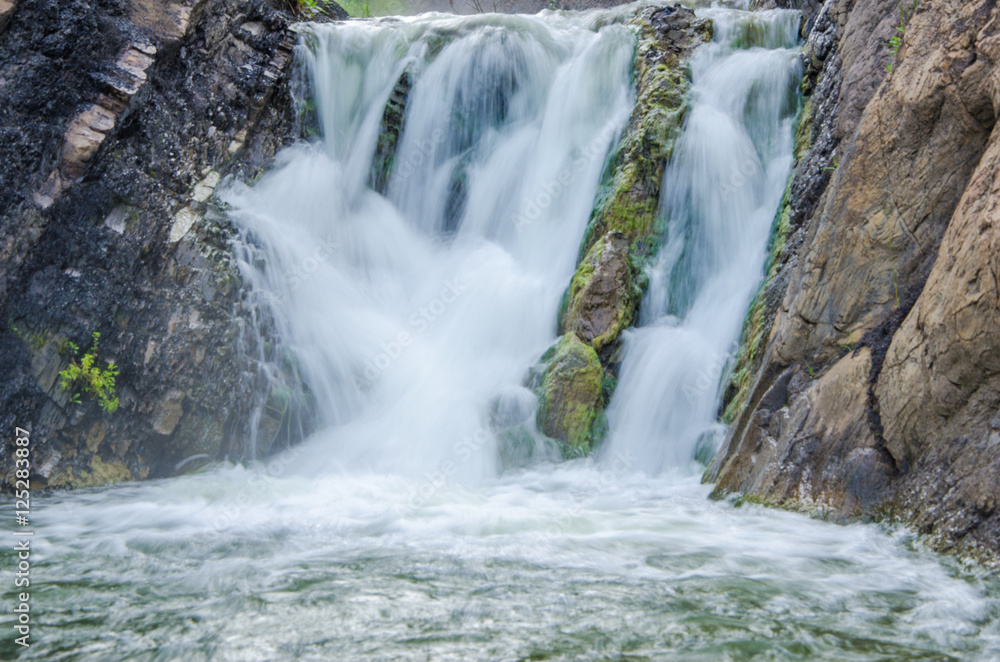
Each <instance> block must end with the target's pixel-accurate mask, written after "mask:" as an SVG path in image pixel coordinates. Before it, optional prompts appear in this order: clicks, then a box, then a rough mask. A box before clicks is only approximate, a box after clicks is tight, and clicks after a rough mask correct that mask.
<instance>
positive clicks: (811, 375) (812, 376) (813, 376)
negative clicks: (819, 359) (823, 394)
mask: <svg viewBox="0 0 1000 662" xmlns="http://www.w3.org/2000/svg"><path fill="white" fill-rule="evenodd" d="M806 372H808V373H809V379H816V371H815V370H813V367H812V366H811V365H810V364H808V363H807V364H806Z"/></svg>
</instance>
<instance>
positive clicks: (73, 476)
mask: <svg viewBox="0 0 1000 662" xmlns="http://www.w3.org/2000/svg"><path fill="white" fill-rule="evenodd" d="M89 469H90V470H89V471H86V470H82V471H73V470H72V469H67V470H65V471H63V472H60V473H58V474H55V475H53V476H52V478H51V479H50V480H49V482H48V486H49V487H73V488H87V487H101V486H104V485H112V484H114V483H125V482H128V481H130V480H134V479H135V478H136V476H133V475H132V472H131V471H129V468H128V467H126V466H125V463H124V462H122V461H120V460H116V461H114V462H104V460H102V459H101V456H99V455H94V456H93V457H92V458H90V466H89ZM138 478H145V476H144V475H142V476H138Z"/></svg>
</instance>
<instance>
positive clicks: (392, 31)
mask: <svg viewBox="0 0 1000 662" xmlns="http://www.w3.org/2000/svg"><path fill="white" fill-rule="evenodd" d="M623 11H627V10H623ZM703 11H705V12H706V13H707V14H710V15H712V16H713V17H714V18H716V19H717V20H718V21H719V24H720V25H721V26H726V25H735V23H734V22H735V21H737V20H748V19H747V18H746V17H745V15H743V14H739V13H732V12H729V11H725V10H703ZM614 15H615V14H614V13H613V12H612V13H602V12H598V13H593V14H589V15H585V16H582V17H580V16H576V17H572V16H557V15H545V16H541V17H475V18H468V19H461V20H458V19H453V18H443V17H437V18H421V19H415V20H411V21H407V22H382V23H373V24H358V23H354V24H348V25H338V26H333V27H325V28H317V32H316V42H315V43H316V45H317V48H316V50H315V52H314V57H313V60H312V65H313V67H314V72H315V81H316V85H317V88H316V89H317V94H318V95H319V97H320V107H319V111H320V116H321V118H322V122H323V127H324V131H325V135H326V140H325V141H324V142H323V143H320V144H316V145H312V146H304V145H300V146H297V147H294V148H292V149H290V150H288V151H286V152H285V153H283V154H282V156H281V159H280V162H279V165H278V167H277V168H276V169H275V170H274V172H272V173H271V174H269V175H267V176H266V177H264V178H263V179H262V180H261V181H260V182H259V183H258V184H257V185H256V186H255V187H253V188H252V189H245V188H237V189H233V190H231V191H230V193H229V201H230V202H231V203H232V204H233V205H234V218H235V219H237V221H238V222H239V223H240V224H242V227H243V228H244V230H245V232H246V234H247V236H248V237H252V238H253V240H254V242H255V243H256V245H257V248H256V249H253V250H250V249H248V252H247V253H246V257H247V262H246V269H247V273H248V275H249V276H251V278H252V279H253V281H254V283H255V286H256V292H257V296H261V297H263V298H264V299H265V300H266V301H265V302H266V303H267V304H268V305H273V306H274V308H275V311H276V312H277V314H278V315H277V316H278V320H279V323H280V325H281V329H280V331H281V333H282V334H283V337H284V338H285V340H286V341H287V342H288V343H289V344H290V345H291V346H292V347H293V348H294V350H295V352H296V354H297V356H298V357H299V364H300V366H301V369H302V370H303V372H304V375H305V377H306V379H307V380H308V382H309V384H310V385H311V387H312V389H313V391H314V393H315V397H316V400H317V402H318V403H319V405H320V408H321V411H322V413H323V415H324V417H325V420H324V421H323V422H322V426H321V427H322V429H321V431H320V432H318V433H317V434H316V435H314V436H313V438H311V439H309V440H307V441H306V442H305V443H304V444H302V445H300V446H296V447H294V448H293V449H291V450H289V451H286V452H285V453H282V454H280V455H279V456H277V457H275V458H272V459H271V460H269V461H268V463H267V464H266V465H259V466H257V465H255V466H251V467H249V468H245V467H242V466H229V467H226V466H219V467H215V468H212V469H210V470H208V471H206V472H205V473H202V474H199V475H194V476H187V477H183V478H178V479H171V480H164V481H157V482H154V483H146V484H140V485H132V486H123V487H119V488H115V489H109V490H102V491H93V492H86V491H80V492H75V493H70V494H62V495H54V496H49V497H43V498H42V499H41V500H39V501H37V502H36V503H35V504H34V506H35V508H33V512H32V523H33V524H34V525H35V526H34V528H35V529H36V532H37V533H36V536H35V538H34V542H33V551H32V554H33V556H32V573H33V575H32V581H33V584H32V588H33V593H32V595H33V603H32V609H33V618H34V619H35V620H34V621H33V623H34V624H35V625H37V631H34V630H33V632H37V637H38V638H37V639H33V642H34V643H33V646H32V648H31V649H30V650H28V651H25V652H21V651H15V650H14V649H13V648H12V646H13V644H11V643H10V639H9V638H4V639H3V640H2V641H0V654H6V653H8V652H9V653H10V655H11V657H12V656H13V654H14V653H15V652H17V653H19V654H20V656H21V658H22V659H39V660H76V659H86V660H102V661H103V660H130V661H133V660H185V661H189V660H190V661H197V660H239V661H240V662H244V661H248V660H293V659H294V660H345V661H350V662H357V661H360V660H435V661H438V660H484V661H489V662H496V661H506V660H526V659H533V660H621V659H634V660H665V659H670V660H674V659H677V660H724V659H729V660H743V659H750V658H752V657H755V656H757V657H759V658H762V659H829V660H871V659H991V656H992V659H996V656H997V654H998V651H1000V603H998V600H997V599H996V598H995V596H997V595H1000V590H998V587H997V586H996V584H995V582H994V581H993V580H991V579H988V578H983V577H980V576H976V575H975V574H973V573H969V572H963V571H960V570H959V569H957V568H956V567H955V566H954V565H951V564H949V563H948V562H942V560H941V559H940V558H938V557H936V556H934V555H932V554H929V553H927V552H925V551H921V550H920V549H919V546H918V545H915V544H914V543H913V541H912V539H911V537H910V535H909V534H908V533H906V532H886V531H885V530H883V529H881V528H879V527H876V526H871V525H860V524H858V525H851V526H846V527H843V526H835V525H832V524H829V523H825V522H821V521H816V520H811V519H808V518H806V517H803V516H800V515H795V514H790V513H783V512H777V511H773V510H766V509H761V508H757V507H753V506H743V507H739V508H737V507H734V506H733V505H732V504H729V503H725V502H723V503H718V502H713V501H710V500H708V499H707V498H706V497H707V493H708V490H709V488H707V487H705V486H701V485H699V484H698V479H697V476H696V475H692V474H690V473H688V474H685V472H684V467H685V466H686V465H687V463H688V462H689V461H690V459H691V453H692V447H693V444H694V440H695V439H697V437H698V436H699V435H700V434H701V433H702V432H703V431H704V430H705V429H706V428H710V427H711V425H712V420H713V415H712V413H713V409H714V407H715V406H716V400H717V398H716V394H715V390H716V388H717V383H718V376H717V375H715V374H710V376H709V378H708V379H707V381H705V382H703V383H705V384H706V386H704V387H703V388H702V387H698V383H699V382H697V381H696V382H694V383H695V386H696V388H701V391H700V392H699V393H698V394H697V397H696V398H695V399H694V400H693V401H691V402H688V401H687V400H682V398H687V397H688V395H687V394H686V393H685V392H684V391H683V390H682V389H681V387H680V386H678V382H681V383H683V382H685V380H687V379H689V378H690V377H691V376H692V375H697V374H698V373H699V371H701V370H705V369H710V367H711V366H712V365H713V363H715V362H717V361H718V360H720V357H722V356H724V354H725V350H726V347H727V345H728V343H731V342H732V340H733V339H734V338H735V335H736V334H737V333H738V331H739V322H740V319H741V317H742V315H743V313H744V310H743V309H744V308H745V305H746V299H747V297H748V295H749V292H750V291H752V288H753V286H754V284H755V282H756V280H757V279H758V277H759V274H760V267H761V264H762V262H763V259H764V249H765V243H766V237H767V227H768V225H769V223H770V216H771V215H773V212H774V208H775V207H776V205H777V198H776V195H777V193H780V189H781V186H782V184H783V182H784V177H785V176H786V174H787V169H788V167H789V161H788V156H787V155H788V154H789V146H788V140H789V139H790V125H789V118H788V117H785V116H783V114H782V112H778V109H777V107H776V105H777V104H776V102H775V103H772V102H771V100H772V99H773V98H775V97H776V96H777V92H776V91H777V90H778V89H779V88H780V86H781V85H782V84H783V83H782V81H783V80H785V78H787V76H793V75H794V53H793V52H792V51H791V50H788V49H787V48H785V47H787V46H788V45H789V43H790V40H789V39H788V37H787V35H786V36H785V37H783V38H778V37H775V39H774V40H773V41H772V42H769V43H767V46H768V47H769V49H770V50H764V49H756V50H751V51H747V52H732V51H730V49H729V48H728V46H726V37H725V34H726V33H725V31H724V30H722V31H720V36H719V37H718V43H716V44H713V45H710V46H707V47H705V48H704V49H703V50H701V51H700V52H699V54H698V57H697V60H696V63H695V66H694V68H693V71H694V76H695V80H694V84H695V88H696V95H695V107H694V109H693V111H692V114H691V116H690V121H689V123H688V125H687V128H686V129H685V133H684V136H683V138H682V140H681V143H680V145H679V147H678V150H677V160H676V161H675V162H674V164H675V165H674V166H673V167H672V168H671V170H670V173H669V174H668V181H667V186H666V190H667V191H668V192H669V196H670V199H671V201H672V203H671V204H670V205H668V206H667V208H666V209H665V213H667V214H668V215H669V216H670V219H671V221H670V223H671V224H670V227H671V230H672V233H671V235H670V236H669V237H668V238H667V242H666V245H665V247H664V249H663V251H662V253H661V258H662V259H661V261H660V263H659V264H658V265H657V268H656V269H655V270H654V271H653V272H652V273H651V275H652V280H653V285H652V287H651V290H650V293H649V295H648V296H647V298H646V301H645V304H644V308H645V310H644V318H643V327H642V328H641V329H639V330H637V331H635V332H633V333H632V334H631V335H630V338H629V340H628V343H629V344H628V355H627V358H626V361H625V365H624V366H623V369H622V375H621V377H622V379H621V384H620V386H619V390H618V393H617V395H616V396H615V401H614V402H615V404H614V407H613V409H612V412H611V416H612V422H613V424H614V429H613V438H612V439H611V440H610V441H609V442H608V444H609V445H608V446H607V447H606V450H605V451H604V456H603V458H601V460H600V461H599V462H598V461H595V460H594V459H585V460H578V461H574V462H568V463H562V464H546V463H545V462H544V460H545V459H546V456H545V455H544V453H540V456H539V458H538V459H539V461H540V462H539V464H536V465H535V466H533V467H531V468H529V469H527V470H520V471H514V472H508V473H506V474H500V473H499V469H498V466H497V458H496V448H495V440H494V439H493V435H492V432H491V426H490V420H489V419H490V412H491V411H494V410H496V409H498V408H499V409H501V410H503V411H504V412H505V414H506V415H508V417H514V418H517V417H518V416H520V417H523V418H525V419H528V420H530V419H531V417H532V415H533V411H532V407H533V406H534V398H533V396H532V395H531V394H530V393H529V392H528V391H527V390H525V389H523V388H522V387H521V386H520V384H521V381H522V379H523V377H524V373H525V371H526V370H527V368H528V366H530V365H531V363H532V362H533V361H535V360H536V359H537V357H538V356H539V354H541V352H543V351H544V350H545V349H546V348H547V347H548V346H549V345H550V344H551V342H552V341H553V340H554V338H555V323H554V318H555V314H556V309H557V306H558V302H559V299H560V297H561V295H562V291H563V288H564V287H565V286H566V283H567V282H568V280H569V277H570V275H571V274H572V272H573V269H574V262H575V258H576V254H577V249H578V245H579V242H580V239H581V236H582V233H583V231H584V227H585V224H586V221H587V216H588V214H589V210H590V205H591V204H592V201H593V196H594V193H595V191H596V187H597V183H598V179H599V177H600V172H601V169H602V168H603V166H604V159H605V156H606V154H607V151H608V149H609V146H610V144H611V142H612V140H613V138H614V135H613V134H614V133H615V131H616V130H617V128H618V127H620V126H621V125H622V123H623V122H624V121H625V119H626V117H627V115H628V112H629V111H630V102H631V98H630V97H631V91H630V80H629V78H630V77H629V62H630V60H631V56H632V48H633V41H632V37H631V35H630V34H629V32H628V31H627V30H626V29H625V28H624V27H622V26H621V25H616V24H614V22H613V21H612V20H605V19H606V18H608V17H613V16H614ZM757 20H763V21H764V22H765V23H768V22H771V21H773V23H774V24H776V25H777V26H778V29H775V30H772V31H771V33H770V34H772V35H780V34H782V29H781V27H780V26H782V25H784V26H786V27H787V26H788V25H790V24H791V23H792V22H793V20H794V17H789V15H788V14H781V13H778V14H767V15H765V16H764V17H763V18H762V19H757ZM599 23H600V24H604V27H603V28H601V29H600V30H596V28H597V25H598V24H599ZM425 44H433V45H436V46H442V47H441V49H440V50H439V51H435V52H433V53H432V52H429V51H428V50H427V48H426V47H425ZM404 67H410V70H411V71H412V72H413V73H414V76H415V79H416V84H415V87H414V89H413V92H412V97H411V103H410V106H409V109H408V111H407V123H406V128H405V131H404V136H403V139H402V144H401V150H402V151H401V153H400V156H399V159H398V160H397V163H398V164H401V165H400V166H399V171H398V172H400V173H401V172H404V170H403V169H404V167H405V166H408V165H409V166H411V167H408V168H406V170H405V172H407V173H408V174H406V175H405V176H397V177H396V179H395V180H393V181H392V182H391V183H390V186H389V190H388V196H387V197H383V196H379V195H378V194H376V193H374V192H372V191H370V190H368V189H367V188H366V187H365V185H364V184H365V179H366V176H367V171H368V163H369V161H370V159H371V155H372V153H373V150H374V147H375V140H376V138H377V135H376V133H377V129H378V126H377V125H378V121H379V117H380V115H381V112H382V106H383V105H384V103H385V101H386V99H387V98H388V96H389V92H390V88H391V86H392V85H393V83H394V82H395V80H396V79H397V78H398V76H399V73H400V72H401V71H402V69H403V68H404ZM505 67H511V68H512V71H513V72H514V73H516V79H517V81H518V84H517V88H516V90H515V91H514V92H513V94H511V95H510V96H509V97H506V101H505V102H504V104H502V105H503V107H504V108H505V109H506V110H505V114H503V113H500V112H499V109H500V104H499V97H497V96H496V95H495V94H491V93H489V91H488V90H490V89H495V88H490V86H489V85H485V86H484V82H485V83H488V81H489V80H490V78H489V77H485V76H483V75H479V76H478V77H477V76H470V75H469V72H470V71H484V70H485V71H493V72H495V73H496V76H495V77H494V80H497V79H500V80H504V74H503V71H504V70H505ZM508 78H509V77H508ZM484 79H485V80H484ZM755 81H758V82H759V84H758V85H757V90H758V96H757V99H758V100H759V102H758V104H756V105H755V106H754V108H756V109H757V110H758V113H757V116H756V117H754V116H750V118H749V119H747V120H746V122H744V121H743V120H742V119H741V118H744V117H747V115H746V114H745V113H740V112H739V110H740V108H741V107H743V106H744V105H745V101H744V100H745V98H746V93H747V89H748V88H749V87H751V86H752V85H753V83H754V82H755ZM484 90H486V91H485V92H484ZM461 95H464V96H461ZM460 96H461V98H462V103H460V104H459V103H457V101H456V99H457V98H459V97H460ZM456 106H459V107H461V108H462V109H463V113H464V115H463V116H464V117H465V118H466V119H468V118H469V117H470V116H472V117H475V116H476V115H475V114H476V113H482V114H481V115H479V117H480V118H483V117H489V118H491V119H490V122H485V123H484V122H478V123H477V122H474V121H473V122H467V123H466V124H465V125H464V126H465V127H466V129H469V130H465V131H464V134H463V132H462V131H456V130H454V126H447V120H448V118H449V117H450V116H451V113H452V110H451V109H453V108H455V107H456ZM501 114H502V115H503V117H502V118H501V117H500V115H501ZM751 115H752V114H751ZM470 127H471V128H470ZM748 128H749V131H747V129H748ZM459 152H461V153H462V160H463V161H464V163H465V167H467V168H468V170H467V172H468V187H469V190H470V193H469V202H468V204H467V206H466V207H465V210H464V214H463V215H462V217H461V218H460V219H457V222H456V219H455V218H452V219H451V220H448V216H447V214H446V212H445V209H444V203H443V202H442V198H443V197H445V191H446V190H447V187H448V185H449V181H448V180H449V177H450V175H449V172H450V170H451V169H452V168H453V167H454V166H455V164H456V161H457V160H459V159H458V157H459ZM727 155H728V157H727ZM743 159H746V160H745V161H744V160H743ZM741 163H749V164H750V165H748V166H747V167H746V168H745V170H743V171H739V170H735V171H734V170H733V165H734V164H735V165H736V166H739V165H740V164H741ZM681 166H684V167H681ZM565 173H568V174H565ZM737 173H742V174H737ZM730 176H731V177H732V178H731V179H728V178H729V177H730ZM553 181H555V182H566V183H564V184H563V186H564V190H563V191H561V192H559V193H552V191H553V190H554V189H553V186H554V185H553V184H552V182H553ZM546 186H548V188H549V190H548V191H546ZM776 192H777V193H776ZM543 194H547V195H548V196H549V198H548V200H547V201H546V199H545V197H544V195H543ZM532 203H533V204H534V205H535V207H531V206H530V205H531V204H532ZM519 218H520V219H522V220H520V221H518V222H515V219H519ZM526 221H528V222H526ZM681 242H686V243H687V244H688V245H689V250H688V251H687V253H686V254H685V253H684V251H682V250H680V246H681ZM682 255H683V256H685V257H683V258H682V257H681V256H682ZM677 265H685V266H680V267H678V266H677ZM678 269H679V270H680V271H677V270H678ZM672 273H683V274H685V275H686V280H685V279H680V278H678V277H672V276H671V274H672ZM456 280H457V282H456ZM671 280H673V281H674V282H676V283H679V285H678V286H676V287H674V288H671V286H670V281H671ZM678 293H681V294H683V295H684V296H682V297H680V300H679V299H678ZM671 315H672V316H673V318H671V317H670V316H671ZM674 318H675V319H674ZM404 332H405V333H407V334H408V336H405V338H406V339H407V340H406V342H405V343H404V342H400V334H401V333H404ZM394 342H395V343H397V344H398V347H397V346H394V345H393V343H394ZM404 344H405V345H406V346H405V347H404V346H403V345H404ZM380 357H384V358H380ZM706 366H707V367H708V368H706ZM654 377H656V378H654ZM671 389H673V391H672V390H671ZM634 401H635V402H634ZM498 402H499V403H500V406H498V405H497V403H498ZM0 557H2V558H0V560H2V562H3V563H4V567H12V564H13V563H14V558H13V554H12V552H11V551H10V550H9V549H7V550H6V551H0ZM9 587H10V584H8V585H5V586H4V587H3V588H2V589H0V591H2V592H3V596H4V600H5V601H8V602H10V601H12V596H11V593H10V588H9ZM6 613H9V612H5V613H4V614H3V615H0V627H5V628H8V629H9V627H8V626H9V624H10V617H9V616H7V615H6ZM755 659H756V658H755Z"/></svg>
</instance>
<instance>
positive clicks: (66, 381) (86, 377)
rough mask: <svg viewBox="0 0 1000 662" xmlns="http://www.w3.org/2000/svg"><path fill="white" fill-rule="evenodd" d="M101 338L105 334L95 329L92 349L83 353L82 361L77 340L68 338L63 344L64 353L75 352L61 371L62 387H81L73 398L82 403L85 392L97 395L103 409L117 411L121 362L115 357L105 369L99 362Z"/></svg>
mask: <svg viewBox="0 0 1000 662" xmlns="http://www.w3.org/2000/svg"><path fill="white" fill-rule="evenodd" d="M100 340H101V334H100V333H98V332H97V331H94V335H93V342H94V344H93V345H92V346H91V348H90V351H89V352H87V353H86V354H84V355H83V358H82V359H80V360H79V361H77V360H76V355H77V354H79V353H80V348H79V347H77V346H76V344H75V343H73V342H70V341H67V342H66V343H65V345H64V347H63V348H62V352H63V353H64V354H69V355H71V358H70V362H69V365H68V366H66V369H65V370H63V371H62V372H60V373H59V388H60V390H62V391H70V390H73V389H74V388H75V387H79V389H80V391H77V392H76V393H74V394H73V397H71V398H70V402H72V403H74V404H79V402H80V398H81V392H82V393H86V394H87V395H89V396H91V397H93V398H95V399H96V400H97V403H98V404H99V405H101V409H103V410H104V411H106V412H108V413H109V414H113V413H115V412H116V411H117V410H118V396H116V395H115V377H117V376H118V366H117V365H115V362H114V361H111V362H109V363H108V367H107V368H105V369H104V370H102V369H101V368H100V367H98V366H95V365H94V362H95V361H96V360H97V348H98V345H99V343H100Z"/></svg>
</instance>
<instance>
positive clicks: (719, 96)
mask: <svg viewBox="0 0 1000 662" xmlns="http://www.w3.org/2000/svg"><path fill="white" fill-rule="evenodd" d="M701 14H702V15H703V16H705V17H709V18H711V19H712V21H713V25H714V31H715V35H714V41H713V43H711V44H708V45H706V46H704V47H703V48H701V49H699V50H698V51H697V52H696V53H695V55H694V57H693V58H692V62H691V69H692V78H693V82H694V85H693V90H692V108H691V112H690V114H689V115H688V118H687V121H686V125H685V128H684V132H683V134H682V135H681V137H680V139H679V140H678V142H677V146H676V148H675V151H674V155H673V158H672V160H671V162H670V164H669V166H668V168H667V172H666V174H665V176H664V187H663V194H662V195H661V207H662V209H661V212H662V213H663V215H664V217H665V218H666V221H667V228H668V231H667V232H668V236H667V237H666V238H665V242H664V246H663V248H662V250H661V252H660V254H659V260H658V262H657V264H656V265H654V268H653V269H652V270H651V274H650V276H651V278H650V288H649V291H648V293H647V295H646V297H645V300H644V301H643V304H642V307H641V315H642V318H641V320H640V321H641V324H640V328H638V329H636V330H633V331H630V332H629V333H628V334H627V336H626V341H625V347H626V352H625V359H624V362H623V365H622V368H621V379H620V382H619V385H618V389H617V391H616V393H615V397H614V399H613V401H612V404H611V406H610V407H609V410H608V420H609V422H610V424H611V443H610V444H609V446H610V450H611V452H612V453H616V454H621V453H625V454H628V455H631V456H634V457H635V458H636V459H637V461H638V463H639V464H640V465H641V466H642V467H643V468H644V469H645V470H647V471H649V472H651V473H654V474H656V473H660V472H663V471H667V470H670V469H675V468H678V467H684V466H686V465H687V464H688V463H689V462H690V461H691V460H692V459H693V458H694V457H695V452H696V448H697V444H698V443H699V441H701V442H702V443H704V444H705V445H706V446H707V447H708V449H709V450H710V451H714V449H716V448H718V445H719V442H720V441H721V439H719V437H720V435H722V434H724V429H723V428H722V426H720V425H718V424H716V423H715V421H716V419H717V416H716V411H717V408H718V403H719V397H720V393H719V389H720V388H721V385H722V379H721V376H722V373H723V371H724V368H725V366H726V363H727V361H728V360H729V358H730V354H731V353H732V352H733V351H734V349H735V344H736V342H737V341H738V339H739V333H740V328H741V325H742V322H743V316H744V314H745V313H746V309H747V306H748V305H749V302H750V297H751V296H752V294H753V292H754V291H755V290H756V288H757V287H758V285H759V283H760V274H761V265H763V264H764V259H765V251H766V247H767V239H768V235H769V233H770V228H771V223H772V220H773V219H774V215H775V210H776V209H777V208H778V204H779V202H780V200H781V195H782V192H783V190H784V188H785V182H787V180H788V177H789V175H790V172H791V167H792V123H793V121H794V119H795V114H796V111H797V105H798V104H797V99H796V96H795V95H796V91H797V86H798V82H799V81H800V80H801V78H802V75H801V71H800V69H801V65H800V60H799V57H798V53H797V49H795V45H796V41H797V39H798V28H799V15H798V13H797V12H790V11H785V12H778V11H772V12H761V13H757V14H755V15H752V16H750V17H748V16H747V15H746V14H744V13H742V12H733V11H732V10H726V9H706V10H702V12H701ZM735 45H739V46H744V47H743V48H735V47H734V46H735ZM746 46H750V47H749V48H747V47H746Z"/></svg>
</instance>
